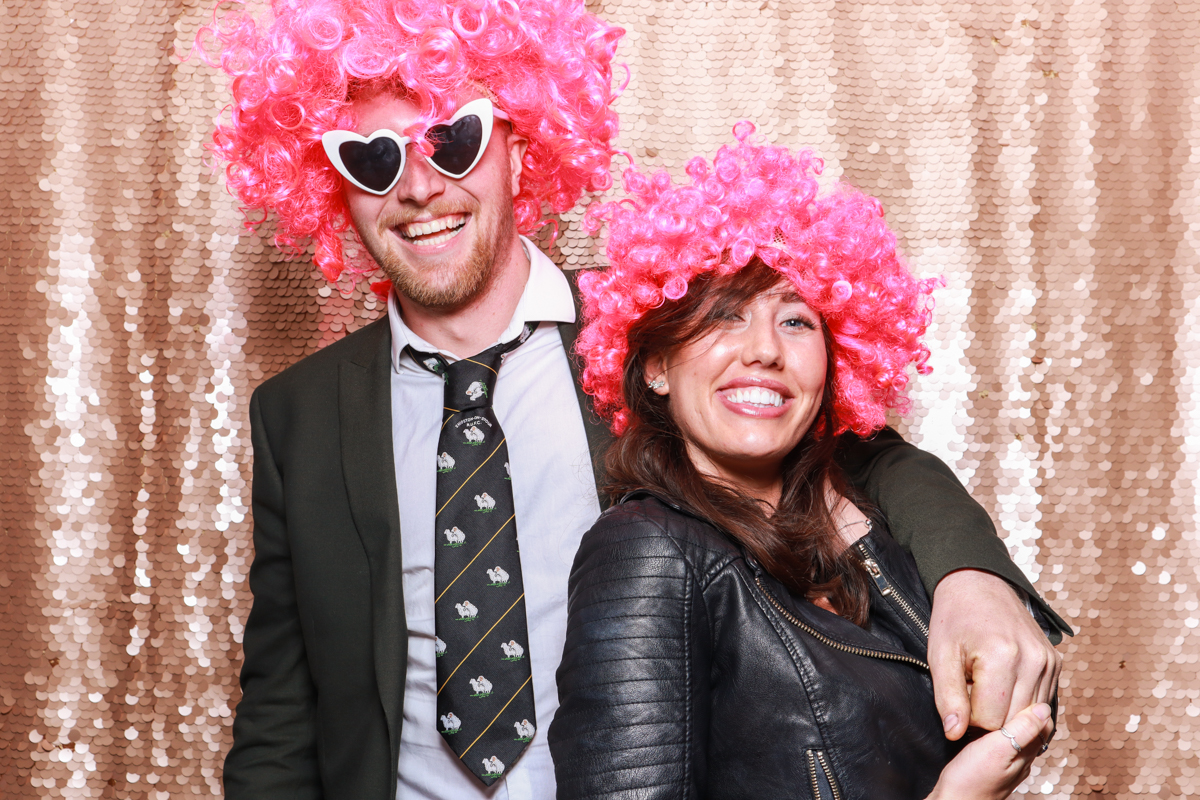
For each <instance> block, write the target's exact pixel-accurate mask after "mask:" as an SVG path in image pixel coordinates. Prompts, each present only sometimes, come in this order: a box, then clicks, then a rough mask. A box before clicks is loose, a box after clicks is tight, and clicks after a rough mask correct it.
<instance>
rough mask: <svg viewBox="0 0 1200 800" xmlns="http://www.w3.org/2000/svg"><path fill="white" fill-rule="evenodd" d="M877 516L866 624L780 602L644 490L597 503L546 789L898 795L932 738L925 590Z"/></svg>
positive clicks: (574, 580)
mask: <svg viewBox="0 0 1200 800" xmlns="http://www.w3.org/2000/svg"><path fill="white" fill-rule="evenodd" d="M879 527H880V526H876V530H875V531H873V532H872V533H870V534H868V535H867V536H866V537H865V538H863V539H862V540H860V542H859V543H858V544H856V545H855V548H856V550H857V551H858V553H859V555H860V556H861V557H863V558H864V560H865V561H866V565H867V569H868V572H870V573H871V574H872V576H873V577H874V578H875V582H874V585H872V587H871V620H870V630H864V629H863V628H859V627H858V626H856V625H854V624H853V623H851V622H849V621H848V620H845V619H842V618H841V617H838V616H836V615H834V614H831V613H829V612H827V611H824V610H822V609H820V608H818V607H816V606H814V605H812V604H811V603H809V602H806V601H803V600H797V599H796V598H793V597H792V596H791V595H790V594H789V593H788V591H787V590H786V589H785V588H784V587H783V586H782V585H781V584H780V583H779V582H777V581H775V580H774V579H773V578H771V577H770V576H769V575H767V574H766V573H765V572H764V571H763V570H762V568H761V567H760V566H758V564H757V562H755V561H754V560H753V559H752V558H749V557H748V556H746V555H744V554H743V552H742V551H741V549H740V548H739V547H738V546H737V545H736V544H735V543H734V542H733V541H732V540H731V539H730V538H729V537H728V536H726V535H725V534H723V533H721V532H720V531H718V530H717V529H716V528H714V527H713V526H712V525H710V524H709V523H707V522H704V521H702V520H700V519H697V518H695V517H692V516H689V515H688V514H686V513H684V512H682V511H680V510H679V509H678V508H676V507H674V506H670V505H668V504H666V503H664V502H663V501H661V500H659V499H657V498H655V497H653V496H648V495H645V494H643V495H640V496H635V497H633V498H632V499H627V500H626V501H625V502H623V503H622V504H620V505H618V506H614V507H613V508H611V509H609V510H608V511H607V512H605V513H604V514H603V515H602V516H601V517H600V519H599V520H598V521H597V522H596V524H595V525H594V526H593V527H592V529H591V530H590V531H588V533H587V534H586V535H585V536H584V537H583V542H582V545H581V546H580V548H579V552H578V554H577V555H576V557H575V564H574V567H573V568H572V570H571V579H570V600H569V617H568V623H567V641H566V648H565V651H564V655H563V660H562V664H561V666H560V667H559V669H558V691H559V697H560V701H561V705H560V707H559V709H558V713H557V715H556V716H555V718H554V722H553V724H552V725H551V727H550V734H549V736H550V749H551V752H552V753H553V755H554V764H555V775H556V777H557V781H558V797H559V800H573V799H574V798H591V797H605V798H635V797H636V798H639V800H651V799H654V800H657V799H658V798H701V797H712V798H722V800H726V799H728V798H755V799H756V800H759V799H761V798H814V800H817V799H819V800H850V799H851V798H862V800H868V799H869V800H900V798H904V799H905V800H910V799H911V798H923V797H925V796H926V795H927V794H928V793H929V791H930V790H931V789H932V788H933V786H934V784H935V783H936V782H937V778H938V775H939V774H940V772H941V769H942V767H943V766H944V765H945V763H946V762H947V761H948V760H949V759H950V758H951V757H952V756H953V755H954V753H955V752H956V751H957V749H958V745H956V744H954V743H950V742H947V741H946V739H945V737H944V736H943V735H942V725H941V721H940V719H939V717H938V712H937V709H936V707H935V706H934V701H933V685H932V683H931V681H930V677H929V669H928V667H927V666H926V664H925V657H926V656H925V647H926V636H927V631H928V621H929V613H930V609H929V601H928V599H927V597H926V595H925V592H924V589H923V588H922V585H921V580H920V577H919V576H918V574H917V570H916V566H915V564H914V563H913V561H912V559H911V557H910V556H909V555H908V554H907V553H905V552H904V551H903V550H902V549H901V548H900V547H899V546H898V545H897V544H896V543H895V542H893V541H892V539H891V537H890V536H888V535H887V534H886V533H884V532H883V531H881V530H878V528H879Z"/></svg>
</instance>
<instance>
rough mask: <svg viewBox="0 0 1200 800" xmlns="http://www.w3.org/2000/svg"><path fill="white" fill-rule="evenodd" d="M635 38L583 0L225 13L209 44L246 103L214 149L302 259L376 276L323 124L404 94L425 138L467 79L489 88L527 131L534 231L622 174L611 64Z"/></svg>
mask: <svg viewBox="0 0 1200 800" xmlns="http://www.w3.org/2000/svg"><path fill="white" fill-rule="evenodd" d="M623 34H624V30H622V29H621V28H617V27H614V26H612V25H609V24H607V23H605V22H604V21H603V20H601V19H599V18H598V17H596V16H595V15H593V14H590V13H588V12H587V11H586V9H585V8H584V4H583V0H272V3H271V15H270V21H269V22H264V23H263V24H261V25H260V24H258V23H256V22H255V21H254V20H253V19H252V18H251V17H250V16H249V15H248V14H246V13H245V12H243V11H234V12H231V13H228V14H224V15H222V16H221V17H219V18H218V17H217V16H216V12H214V21H213V24H212V25H209V26H207V27H205V28H203V29H202V30H201V32H200V34H199V35H198V36H197V40H196V41H197V48H198V50H199V51H200V52H201V53H202V54H203V55H204V56H205V58H207V59H208V60H209V61H210V62H219V64H220V67H221V69H223V70H224V71H225V72H226V73H228V74H229V76H230V77H231V78H232V81H231V85H232V92H233V103H232V106H231V108H230V111H231V116H230V121H229V122H228V123H220V124H218V125H217V128H216V131H215V132H214V134H213V140H212V143H211V145H210V146H209V148H210V150H211V151H212V152H213V153H215V154H216V155H217V156H218V157H219V158H220V159H222V160H223V161H225V162H226V163H227V167H226V177H227V181H228V185H229V188H230V190H231V191H232V192H233V193H235V194H236V195H237V196H238V198H239V199H240V200H241V201H242V203H243V204H244V206H245V207H246V209H247V211H249V212H258V213H257V214H253V215H252V216H248V220H247V223H246V224H247V227H254V226H257V225H259V224H261V223H262V222H263V221H264V220H265V219H266V217H267V212H270V211H274V212H275V214H276V215H277V216H278V218H279V225H278V227H277V230H276V236H275V242H276V244H277V245H278V246H280V247H281V248H283V249H284V250H286V251H288V252H291V253H293V254H294V253H297V252H299V251H300V249H301V246H302V244H303V243H304V242H305V241H306V240H309V239H312V240H313V241H314V242H315V244H316V247H315V251H316V252H315V261H316V263H317V266H318V267H320V268H321V271H322V272H323V273H324V274H325V276H326V278H328V279H329V280H331V281H336V280H338V279H339V278H340V277H341V275H342V272H343V271H344V270H349V271H350V272H351V273H352V274H354V275H356V276H363V275H367V274H369V273H371V272H372V271H374V269H375V265H374V264H373V263H370V262H365V261H364V262H363V263H357V260H353V263H349V264H348V263H346V259H345V255H344V253H343V248H342V239H341V234H342V233H343V232H344V231H346V229H347V228H348V227H349V214H348V211H347V209H346V206H345V203H344V201H343V198H342V192H341V188H342V179H341V177H340V176H339V175H338V173H337V171H336V170H335V169H334V168H333V167H332V166H331V165H330V164H329V161H328V160H327V158H326V157H325V154H324V151H323V149H322V147H321V134H322V133H324V132H326V131H328V130H334V129H349V128H353V126H354V121H353V116H352V113H351V107H350V101H351V100H352V99H353V98H355V97H364V96H368V95H369V94H373V93H376V92H378V91H386V90H390V91H395V92H398V93H400V94H403V95H405V96H409V97H412V98H414V99H415V100H416V101H417V102H418V103H419V104H420V105H421V107H422V108H423V109H424V111H425V113H424V114H423V116H422V118H421V119H420V120H419V121H418V123H417V124H416V125H414V126H413V127H411V128H410V129H409V130H408V131H407V132H405V131H401V132H400V133H401V134H402V135H407V136H413V137H414V138H415V137H419V136H422V135H423V134H424V131H425V130H426V129H427V127H428V126H429V125H431V124H434V123H437V122H438V121H440V120H443V119H446V118H448V117H449V116H450V115H451V114H453V112H454V111H455V110H456V109H457V104H458V103H457V101H458V97H459V95H460V93H461V92H462V91H463V90H464V89H466V88H469V87H475V88H482V89H483V90H484V91H485V92H487V93H488V94H489V95H490V96H491V99H492V100H493V101H494V102H495V103H496V104H497V106H498V107H499V108H501V109H502V110H503V111H504V112H505V113H506V114H507V115H508V117H509V118H510V119H511V121H512V125H513V127H514V129H515V130H516V131H517V132H518V133H519V134H521V135H523V136H525V137H526V138H528V140H529V146H528V149H527V150H526V152H525V158H524V162H523V167H524V169H523V172H522V174H521V185H520V193H519V195H518V196H517V197H516V199H515V201H514V211H515V217H516V224H517V229H518V230H519V231H521V232H522V233H528V232H531V231H533V230H535V229H537V228H538V227H539V226H540V224H541V220H542V217H543V212H544V209H546V208H548V209H549V211H550V212H552V213H561V212H564V211H567V210H569V209H570V208H571V207H572V206H574V205H575V203H576V202H578V200H579V197H580V195H581V194H582V193H583V192H584V191H585V190H590V191H600V190H603V189H606V188H608V186H609V185H610V184H611V182H612V181H611V178H610V177H609V172H608V168H609V162H610V160H611V157H612V153H613V150H612V146H611V144H610V142H611V141H612V139H613V137H614V136H615V135H616V133H617V114H616V112H614V111H613V110H612V109H611V108H610V105H611V103H612V101H613V100H614V99H615V97H616V94H617V92H615V91H614V90H613V87H612V58H613V54H614V52H615V51H616V46H617V40H618V39H619V38H620V37H621V36H622V35H623Z"/></svg>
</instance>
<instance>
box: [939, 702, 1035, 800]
mask: <svg viewBox="0 0 1200 800" xmlns="http://www.w3.org/2000/svg"><path fill="white" fill-rule="evenodd" d="M1004 731H1007V732H1008V733H1009V734H1011V736H1012V738H1013V739H1015V740H1016V744H1017V745H1019V746H1020V748H1021V749H1020V752H1018V751H1017V749H1016V747H1015V746H1014V745H1013V742H1012V741H1011V740H1010V739H1009V737H1008V736H1005V735H1004ZM1052 731H1053V723H1052V722H1051V720H1050V706H1048V705H1046V704H1045V703H1038V704H1037V705H1035V706H1030V707H1029V708H1027V709H1025V710H1024V711H1022V712H1021V713H1020V714H1017V715H1016V716H1015V717H1013V718H1012V719H1011V720H1009V721H1008V722H1007V723H1005V725H1004V728H1003V729H1002V730H998V731H992V732H991V733H989V734H988V735H986V736H983V737H980V738H979V739H976V740H975V741H974V742H971V743H970V744H969V745H967V746H966V747H964V748H963V751H962V752H961V753H959V754H958V755H957V756H955V758H954V760H953V761H951V762H950V763H949V764H947V765H946V768H945V769H943V770H942V775H941V777H940V778H938V782H937V786H935V787H933V793H932V794H930V795H929V797H928V798H927V800H1002V798H1005V797H1008V796H1009V795H1010V794H1012V793H1013V790H1015V789H1016V788H1017V786H1018V785H1020V783H1021V781H1023V780H1025V778H1026V777H1028V776H1029V768H1030V766H1032V765H1033V760H1034V759H1035V758H1037V757H1038V756H1039V755H1041V754H1042V744H1043V743H1044V742H1047V741H1049V738H1050V735H1051V733H1052Z"/></svg>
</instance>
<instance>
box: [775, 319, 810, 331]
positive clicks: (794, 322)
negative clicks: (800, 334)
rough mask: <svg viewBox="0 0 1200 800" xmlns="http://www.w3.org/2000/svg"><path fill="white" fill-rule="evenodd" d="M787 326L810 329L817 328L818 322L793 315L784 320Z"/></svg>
mask: <svg viewBox="0 0 1200 800" xmlns="http://www.w3.org/2000/svg"><path fill="white" fill-rule="evenodd" d="M783 324H784V326H785V327H788V328H807V329H808V330H810V331H814V330H816V329H817V326H816V324H814V323H813V322H812V320H807V319H805V318H804V317H792V318H790V319H785V320H784V321H783Z"/></svg>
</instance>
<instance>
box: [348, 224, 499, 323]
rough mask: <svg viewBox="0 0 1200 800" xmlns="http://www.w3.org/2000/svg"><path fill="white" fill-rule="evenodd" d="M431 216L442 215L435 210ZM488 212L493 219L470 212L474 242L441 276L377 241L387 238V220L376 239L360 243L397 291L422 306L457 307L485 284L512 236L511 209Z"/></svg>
mask: <svg viewBox="0 0 1200 800" xmlns="http://www.w3.org/2000/svg"><path fill="white" fill-rule="evenodd" d="M434 216H443V215H442V214H441V213H437V214H434ZM491 216H492V219H490V220H485V219H484V217H483V216H482V215H481V214H480V213H479V212H478V210H476V212H475V213H473V214H472V215H471V220H470V222H469V223H468V224H470V225H471V226H473V227H476V230H475V231H474V232H473V233H474V236H475V241H474V244H473V246H472V247H471V250H470V252H468V253H467V254H466V257H465V260H463V261H461V262H459V263H457V264H448V265H447V266H446V269H447V270H448V271H452V272H453V274H442V275H439V276H437V277H438V278H441V280H436V281H433V280H429V279H428V278H426V277H425V276H424V275H422V274H421V273H420V272H419V271H418V270H415V269H412V268H411V267H410V266H409V265H408V264H407V263H406V262H405V261H404V260H403V259H402V258H401V257H400V256H399V254H398V253H396V252H395V251H394V250H392V249H391V248H388V247H384V246H380V244H379V243H380V242H384V241H387V239H386V236H387V235H389V234H388V229H389V228H391V227H392V225H391V224H389V223H388V222H387V221H385V222H384V223H383V224H381V225H380V226H379V229H378V232H377V236H378V238H377V239H376V238H374V237H372V239H373V240H372V241H368V240H367V239H363V244H364V245H365V246H366V248H367V252H369V253H370V254H371V256H372V257H373V258H374V259H375V262H376V263H377V264H379V266H380V268H381V269H382V270H383V273H384V275H386V276H387V277H388V279H389V280H390V281H391V282H392V287H393V289H395V291H396V292H398V293H399V294H401V295H403V296H404V297H407V298H408V299H409V300H411V301H412V302H413V303H416V304H417V305H419V306H422V307H424V308H436V309H453V308H459V307H461V306H463V305H465V304H467V303H469V302H470V301H472V300H474V299H475V298H476V297H478V296H479V295H480V294H482V293H483V291H484V290H485V289H486V288H487V286H488V284H489V282H490V281H491V279H492V276H493V274H494V273H495V271H496V258H497V257H498V256H500V255H501V250H502V248H504V247H506V246H507V244H508V243H509V242H511V241H512V239H513V229H514V226H515V223H514V220H513V215H512V213H511V211H509V213H504V211H501V212H500V213H498V214H494V215H491ZM464 232H465V231H464ZM459 235H461V234H459ZM376 251H378V252H376Z"/></svg>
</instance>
